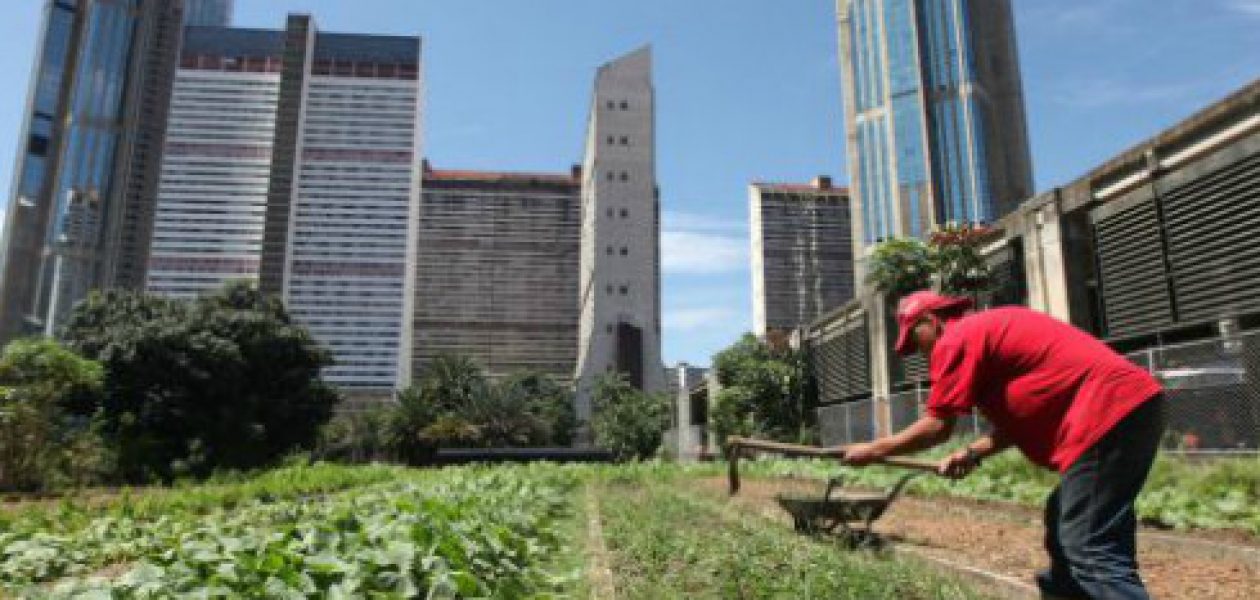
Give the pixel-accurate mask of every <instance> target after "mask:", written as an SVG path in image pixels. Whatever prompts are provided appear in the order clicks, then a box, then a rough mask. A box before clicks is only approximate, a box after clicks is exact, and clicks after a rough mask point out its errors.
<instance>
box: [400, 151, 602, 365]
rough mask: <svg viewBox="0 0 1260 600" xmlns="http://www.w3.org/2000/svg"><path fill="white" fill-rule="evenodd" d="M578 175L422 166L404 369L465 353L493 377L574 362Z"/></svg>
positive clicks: (574, 172)
mask: <svg viewBox="0 0 1260 600" xmlns="http://www.w3.org/2000/svg"><path fill="white" fill-rule="evenodd" d="M581 214H582V207H581V172H580V169H578V168H574V170H573V172H572V173H570V174H564V173H559V174H551V173H546V174H542V173H504V172H485V171H452V170H435V169H431V168H428V166H427V163H426V168H425V170H424V190H423V193H422V200H421V211H420V233H419V240H420V241H419V253H418V256H417V273H416V301H415V302H416V312H415V321H414V331H415V346H414V348H413V351H412V356H413V362H412V373H413V374H414V376H415V377H420V376H422V375H423V373H424V371H425V369H426V368H427V367H428V365H429V364H431V363H432V361H433V359H434V358H436V357H438V356H442V355H458V356H465V357H468V358H471V359H473V360H474V361H476V362H477V363H478V364H479V365H481V366H482V367H483V368H484V369H485V370H486V372H487V374H488V375H489V376H490V377H491V378H494V379H498V378H501V377H504V376H506V375H510V374H512V373H514V372H519V371H533V372H539V373H544V374H547V375H551V376H555V377H560V378H564V379H566V380H567V379H568V378H570V377H572V376H573V370H574V367H575V364H576V360H577V347H578V336H577V324H578V248H579V239H580V234H581V225H582V222H581Z"/></svg>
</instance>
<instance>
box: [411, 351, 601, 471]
mask: <svg viewBox="0 0 1260 600" xmlns="http://www.w3.org/2000/svg"><path fill="white" fill-rule="evenodd" d="M398 401H399V406H398V409H397V410H396V417H395V419H394V420H393V429H392V432H393V435H392V440H393V441H394V443H395V444H396V447H397V449H398V452H399V454H400V455H401V456H403V457H405V458H406V459H407V460H408V461H409V462H410V463H411V464H421V463H422V462H423V461H424V460H425V458H426V457H427V456H428V455H429V454H430V453H431V452H432V451H433V449H435V448H438V447H451V448H509V447H540V446H567V445H569V444H571V443H572V441H573V435H574V430H575V428H576V424H577V418H576V415H575V414H574V411H573V393H572V392H571V391H570V390H569V389H568V388H567V387H565V386H563V385H561V384H560V383H559V382H557V381H556V380H554V379H552V378H550V377H547V376H546V375H542V374H540V373H532V372H520V373H515V374H513V375H510V376H508V377H507V378H505V379H503V380H502V381H500V382H498V383H497V384H493V383H491V382H490V380H489V379H488V378H487V377H486V375H485V373H484V372H483V371H482V370H481V367H480V366H479V365H477V363H476V362H474V361H472V360H471V359H469V358H467V357H462V356H442V357H438V358H437V359H435V360H434V362H433V364H432V365H430V366H429V368H428V369H427V370H426V372H425V374H424V376H423V377H422V378H421V379H420V382H419V384H418V385H416V386H413V387H412V388H409V389H407V390H404V391H403V392H402V393H400V394H399V396H398Z"/></svg>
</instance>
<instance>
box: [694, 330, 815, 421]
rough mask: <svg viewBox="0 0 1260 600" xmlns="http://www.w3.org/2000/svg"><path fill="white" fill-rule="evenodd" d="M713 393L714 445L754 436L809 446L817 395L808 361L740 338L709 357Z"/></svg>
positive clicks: (780, 346) (797, 354) (789, 351)
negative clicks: (716, 441)
mask: <svg viewBox="0 0 1260 600" xmlns="http://www.w3.org/2000/svg"><path fill="white" fill-rule="evenodd" d="M713 369H714V372H715V373H716V375H717V380H718V383H719V388H718V389H719V391H718V394H717V401H716V404H717V406H715V407H714V409H713V411H712V413H711V415H712V421H713V427H714V432H715V433H716V434H717V435H718V438H719V439H725V438H726V436H728V435H733V434H738V435H755V436H758V437H767V438H770V439H775V440H780V441H787V442H802V443H810V442H812V441H813V440H814V439H815V438H816V436H817V433H816V432H817V411H816V410H815V409H816V408H817V407H818V389H817V383H816V381H815V380H814V377H813V374H812V369H811V367H810V363H809V358H808V356H807V355H806V354H805V353H804V352H802V351H800V350H794V349H792V348H790V347H788V346H787V345H786V344H778V345H771V344H767V343H765V342H762V341H761V340H758V339H757V337H756V336H754V335H752V334H745V335H744V336H743V337H742V338H740V340H739V341H738V342H736V343H735V344H733V345H732V346H731V347H729V348H727V349H725V350H723V351H721V352H719V353H718V354H717V355H716V356H714V357H713Z"/></svg>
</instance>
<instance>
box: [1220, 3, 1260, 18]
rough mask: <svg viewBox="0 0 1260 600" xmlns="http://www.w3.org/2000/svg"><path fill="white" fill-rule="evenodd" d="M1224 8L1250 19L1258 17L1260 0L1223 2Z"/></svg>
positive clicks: (1259, 14)
mask: <svg viewBox="0 0 1260 600" xmlns="http://www.w3.org/2000/svg"><path fill="white" fill-rule="evenodd" d="M1225 6H1226V7H1227V8H1230V9H1233V10H1234V11H1236V12H1240V13H1242V14H1244V15H1247V16H1250V17H1260V0H1225Z"/></svg>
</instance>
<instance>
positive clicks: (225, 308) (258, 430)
mask: <svg viewBox="0 0 1260 600" xmlns="http://www.w3.org/2000/svg"><path fill="white" fill-rule="evenodd" d="M63 337H64V338H65V339H66V341H67V344H68V345H69V346H70V347H71V348H73V349H75V350H77V351H78V352H80V353H82V354H83V355H85V356H87V357H89V358H92V359H95V360H97V361H99V362H100V363H101V364H102V365H104V367H105V372H106V378H105V384H106V392H107V393H106V398H105V401H104V403H103V405H102V408H101V411H100V413H99V415H98V416H99V418H100V420H101V423H102V432H103V434H104V435H105V436H106V437H107V439H108V441H109V442H110V443H111V444H112V445H113V446H114V447H115V448H116V449H117V456H118V466H119V470H120V472H119V474H120V475H121V476H122V477H123V478H125V479H127V480H132V481H137V480H146V479H149V478H151V477H153V476H157V477H160V478H163V479H170V478H172V477H176V476H181V475H184V474H190V475H205V474H208V473H210V472H211V471H213V470H214V469H216V468H252V467H257V466H261V465H266V464H270V463H272V462H274V461H276V460H278V459H279V458H280V457H282V456H284V455H285V454H287V453H289V452H291V451H292V450H294V449H295V448H299V447H309V446H310V445H311V444H313V442H314V441H315V439H316V436H317V435H318V431H319V428H320V426H321V425H323V424H324V423H325V422H326V421H327V420H328V419H329V417H330V416H331V411H332V407H333V405H334V404H335V403H337V402H338V400H339V398H338V396H337V394H336V392H335V391H334V390H333V389H332V388H330V387H329V386H327V385H325V384H324V383H323V381H322V380H321V379H320V370H321V369H322V368H324V367H326V366H328V365H330V364H331V363H332V359H331V356H330V355H329V353H328V352H327V351H325V350H323V349H322V348H320V347H319V346H318V345H317V344H316V342H315V340H314V339H313V338H312V337H311V335H310V333H309V332H308V331H307V330H306V329H305V328H304V327H302V326H300V325H298V324H296V323H294V322H293V321H292V320H291V319H290V317H289V315H288V314H287V312H286V311H285V309H284V306H283V305H282V304H281V302H280V301H279V300H278V299H276V298H272V297H269V296H264V295H263V294H261V293H259V292H258V291H257V290H256V289H255V288H254V287H252V286H251V285H250V284H248V283H244V282H238V283H233V284H229V285H227V286H226V287H225V288H224V289H223V290H222V291H220V292H219V293H218V294H215V295H213V296H209V297H205V298H201V299H198V300H195V301H180V300H173V299H166V298H158V297H152V296H146V295H143V294H137V293H133V292H125V291H109V292H105V293H94V294H92V295H90V296H89V297H88V299H87V300H85V301H84V302H82V303H81V304H80V305H79V306H77V307H76V308H75V310H74V311H73V312H72V314H71V315H70V317H69V319H68V320H67V323H66V326H65V329H64V332H63Z"/></svg>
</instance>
